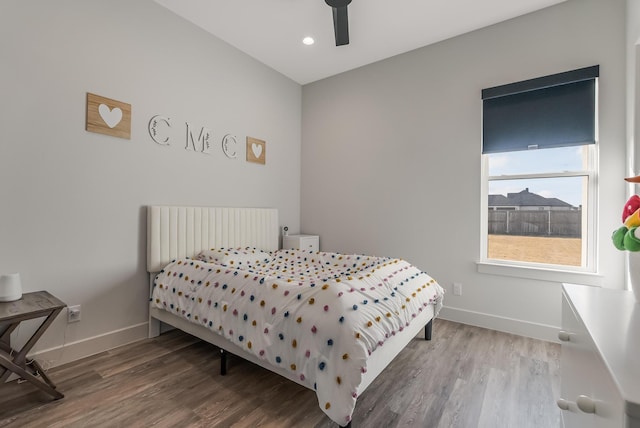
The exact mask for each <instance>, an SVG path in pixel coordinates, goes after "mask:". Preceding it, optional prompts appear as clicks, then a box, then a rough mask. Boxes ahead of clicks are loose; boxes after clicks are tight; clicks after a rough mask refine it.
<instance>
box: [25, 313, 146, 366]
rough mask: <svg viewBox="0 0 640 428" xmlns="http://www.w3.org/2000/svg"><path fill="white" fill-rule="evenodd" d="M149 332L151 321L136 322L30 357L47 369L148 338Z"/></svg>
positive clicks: (35, 353) (38, 352)
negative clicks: (129, 325)
mask: <svg viewBox="0 0 640 428" xmlns="http://www.w3.org/2000/svg"><path fill="white" fill-rule="evenodd" d="M148 334H149V323H148V322H145V323H142V324H136V325H133V326H131V327H126V328H123V329H120V330H115V331H111V332H109V333H104V334H100V335H98V336H93V337H89V338H87V339H82V340H78V341H76V342H70V343H65V344H64V345H61V346H56V347H54V348H50V349H44V350H42V351H37V352H34V353H33V354H30V355H29V357H30V358H35V359H36V360H38V362H39V363H40V364H41V365H42V367H43V368H44V369H45V370H47V369H50V368H52V367H56V366H59V365H62V364H66V363H70V362H72V361H76V360H79V359H82V358H85V357H89V356H91V355H95V354H99V353H100V352H104V351H108V350H110V349H113V348H117V347H119V346H122V345H127V344H129V343H132V342H137V341H139V340H142V339H146V338H147V337H149V336H148Z"/></svg>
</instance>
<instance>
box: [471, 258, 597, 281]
mask: <svg viewBox="0 0 640 428" xmlns="http://www.w3.org/2000/svg"><path fill="white" fill-rule="evenodd" d="M476 265H477V268H478V273H484V274H490V275H502V276H511V277H515V278H524V279H535V280H538V281H550V282H570V283H576V284H585V285H594V286H598V287H601V286H602V282H603V276H602V275H600V274H598V273H593V272H576V271H568V270H561V269H549V268H539V267H529V266H515V265H507V264H501V263H496V262H476Z"/></svg>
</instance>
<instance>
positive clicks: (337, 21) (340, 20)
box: [332, 6, 349, 46]
mask: <svg viewBox="0 0 640 428" xmlns="http://www.w3.org/2000/svg"><path fill="white" fill-rule="evenodd" d="M332 9H333V29H334V30H335V33H336V46H343V45H348V44H349V17H348V15H347V6H343V7H334V8H332Z"/></svg>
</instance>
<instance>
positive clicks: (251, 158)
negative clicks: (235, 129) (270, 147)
mask: <svg viewBox="0 0 640 428" xmlns="http://www.w3.org/2000/svg"><path fill="white" fill-rule="evenodd" d="M266 151H267V143H266V142H265V141H263V140H258V139H257V138H252V137H247V162H254V163H259V164H262V165H264V164H265V163H266V158H267V153H266Z"/></svg>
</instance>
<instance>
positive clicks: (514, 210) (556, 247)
mask: <svg viewBox="0 0 640 428" xmlns="http://www.w3.org/2000/svg"><path fill="white" fill-rule="evenodd" d="M587 185H588V178H587V177H558V178H538V179H523V180H492V181H489V200H488V209H489V211H488V217H487V219H488V224H487V231H488V237H487V238H488V239H487V257H488V258H489V259H500V260H511V261H522V262H533V263H544V264H553V265H568V266H583V264H584V263H583V259H584V257H583V223H584V216H583V214H584V213H583V211H582V207H583V206H585V207H586V203H587V200H586V191H587Z"/></svg>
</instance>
